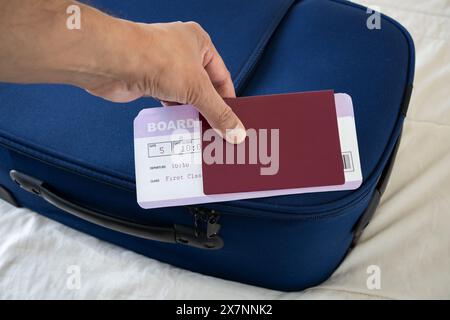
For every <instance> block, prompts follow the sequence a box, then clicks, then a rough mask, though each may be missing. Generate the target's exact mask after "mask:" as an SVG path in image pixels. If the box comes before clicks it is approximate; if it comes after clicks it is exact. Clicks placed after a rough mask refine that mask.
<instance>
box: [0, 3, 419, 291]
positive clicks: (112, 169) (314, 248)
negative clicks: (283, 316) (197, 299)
mask: <svg viewBox="0 0 450 320" xmlns="http://www.w3.org/2000/svg"><path fill="white" fill-rule="evenodd" d="M89 3H90V4H92V5H94V6H96V7H98V8H99V9H102V10H104V11H106V12H108V13H111V14H113V15H115V16H120V17H122V18H127V19H132V20H135V21H142V22H165V21H174V20H182V21H189V20H195V21H198V22H199V23H200V24H202V26H203V27H204V28H205V29H206V30H207V31H208V32H209V33H210V35H211V37H212V39H213V41H214V43H215V44H216V46H217V47H218V49H219V51H220V53H221V55H222V56H223V58H224V60H225V62H226V64H227V66H228V67H229V69H230V72H231V74H232V77H233V80H234V82H235V85H236V87H237V91H238V94H239V95H258V94H271V93H283V92H294V91H307V90H322V89H334V90H335V91H336V92H345V93H348V94H350V95H351V96H352V98H353V103H354V108H355V117H356V126H357V132H358V140H359V147H360V153H361V165H362V169H363V178H364V183H363V185H362V186H361V188H359V189H358V190H356V191H346V192H329V193H318V194H305V195H293V196H283V197H272V198H265V199H255V200H245V201H234V202H231V203H218V204H211V205H208V207H210V208H215V209H218V210H220V212H222V216H221V218H220V219H221V220H220V221H221V225H222V229H221V232H220V234H221V236H222V237H223V239H224V241H225V246H224V248H223V249H221V250H217V251H204V250H199V249H193V248H189V247H186V246H180V245H172V244H163V243H157V242H153V241H145V240H140V239H136V238H133V237H130V236H125V235H123V234H118V233H116V232H113V231H109V230H106V229H104V228H102V227H98V226H94V225H92V224H89V223H86V222H83V221H81V220H79V219H77V218H74V217H72V216H70V215H67V214H64V213H63V212H61V211H59V210H57V209H54V208H52V207H51V206H49V205H48V204H46V203H44V202H43V201H42V200H41V199H39V198H37V197H34V196H33V195H30V194H26V193H25V192H24V191H21V190H20V189H18V188H17V186H15V185H14V184H13V183H12V182H11V181H10V179H9V178H8V172H9V170H11V169H16V170H21V171H23V172H25V173H29V174H32V175H34V176H36V177H38V178H40V179H42V180H45V181H47V182H48V183H49V184H50V185H51V186H52V187H54V188H55V189H57V190H59V191H60V192H61V193H62V194H63V195H67V197H69V198H70V199H73V200H74V201H77V202H79V203H83V204H85V205H86V206H89V207H92V208H96V209H98V210H102V211H106V212H109V213H111V214H112V215H114V216H118V217H122V218H126V219H129V220H132V221H135V222H139V223H157V224H170V223H173V222H176V223H181V224H188V225H191V224H192V217H191V216H190V215H189V214H187V209H186V208H184V207H174V208H165V209H156V210H150V211H145V210H142V209H141V208H139V207H138V205H137V203H136V199H135V185H134V159H133V136H132V135H133V128H132V124H133V119H134V117H135V116H136V115H137V113H138V112H139V110H141V109H142V108H147V107H152V106H159V103H158V102H157V101H155V100H153V99H149V98H145V99H139V100H137V101H135V102H132V103H128V104H114V103H110V102H107V101H103V100H101V99H98V98H95V97H92V96H90V95H89V94H87V93H85V92H84V91H83V90H81V89H78V88H73V87H69V86H63V85H13V84H0V184H1V185H3V186H4V187H6V188H7V189H9V190H11V191H12V192H13V194H14V195H15V196H16V198H17V199H18V200H19V202H20V203H21V204H22V205H24V206H26V207H29V208H31V209H33V210H35V211H37V212H40V213H42V214H43V215H46V216H48V217H50V218H52V219H55V220H57V221H60V222H62V223H64V224H66V225H69V226H71V227H73V228H76V229H78V230H81V231H83V232H86V233H88V234H92V235H94V236H96V237H98V238H101V239H104V240H106V241H109V242H112V243H115V244H117V245H120V246H123V247H125V248H128V249H130V250H133V251H136V252H139V253H141V254H144V255H146V256H149V257H152V258H155V259H159V260H161V261H165V262H168V263H171V264H174V265H176V266H179V267H182V268H186V269H189V270H193V271H197V272H201V273H204V274H209V275H214V276H218V277H222V278H226V279H231V280H236V281H242V282H246V283H251V284H255V285H260V286H265V287H270V288H276V289H281V290H300V289H303V288H305V287H308V286H312V285H314V284H317V283H319V282H321V281H323V280H325V279H326V278H327V277H328V276H329V275H330V274H331V273H332V272H333V270H334V269H335V268H336V267H337V266H338V265H339V263H340V262H341V261H342V259H343V258H344V257H345V254H346V252H347V249H348V247H349V245H350V243H351V240H352V228H353V226H354V224H355V222H356V221H357V219H358V218H359V217H360V216H361V214H362V213H363V212H364V210H365V209H366V207H367V205H368V202H369V200H370V198H371V196H372V193H373V190H374V188H375V185H376V183H377V180H378V178H379V177H380V175H381V173H382V171H383V169H384V168H385V165H386V162H387V161H388V158H389V156H390V154H391V151H392V149H393V147H394V145H395V143H396V141H397V138H398V136H399V134H400V131H401V127H402V124H403V115H402V114H401V112H400V110H401V105H402V103H403V99H404V92H405V89H406V87H407V86H409V85H411V84H412V80H413V76H414V47H413V44H412V41H411V38H410V37H409V35H408V34H407V32H406V31H405V30H404V29H403V28H402V27H401V26H400V25H398V24H397V23H396V22H395V21H393V20H392V19H390V18H388V17H385V16H383V19H382V25H381V30H369V29H368V28H367V27H366V21H367V18H368V15H367V13H366V10H365V8H362V7H360V6H357V5H354V4H351V3H349V2H347V1H333V0H304V1H291V0H280V1H265V2H261V1H259V0H247V1H240V0H227V1H214V2H211V1H206V0H197V1H194V0H189V1H186V0H170V1H153V0H152V1H139V0H129V1H120V0H108V1H106V0H95V1H90V2H89Z"/></svg>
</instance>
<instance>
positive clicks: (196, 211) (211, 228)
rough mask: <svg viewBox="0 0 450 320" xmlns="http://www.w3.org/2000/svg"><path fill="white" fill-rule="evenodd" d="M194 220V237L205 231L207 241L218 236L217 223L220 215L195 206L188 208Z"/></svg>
mask: <svg viewBox="0 0 450 320" xmlns="http://www.w3.org/2000/svg"><path fill="white" fill-rule="evenodd" d="M188 209H189V211H190V213H191V214H192V216H193V219H194V230H195V231H194V233H195V236H196V237H199V235H200V234H202V233H203V231H204V230H206V237H207V238H208V239H210V238H213V237H215V236H217V235H219V230H220V224H219V223H218V221H219V218H220V213H219V212H218V211H216V210H214V209H208V208H203V207H197V206H188Z"/></svg>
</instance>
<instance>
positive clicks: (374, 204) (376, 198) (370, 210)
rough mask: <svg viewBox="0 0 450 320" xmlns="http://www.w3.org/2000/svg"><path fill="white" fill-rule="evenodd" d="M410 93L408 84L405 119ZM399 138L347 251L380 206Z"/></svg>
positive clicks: (411, 85) (403, 106) (403, 112)
mask: <svg viewBox="0 0 450 320" xmlns="http://www.w3.org/2000/svg"><path fill="white" fill-rule="evenodd" d="M412 91H413V84H410V85H408V86H407V87H406V89H405V93H404V95H403V103H402V106H401V109H400V112H401V114H402V115H403V116H404V117H406V113H407V112H408V108H409V103H410V101H411V96H412ZM401 137H402V132H400V135H399V137H398V139H397V143H396V144H395V147H394V150H393V151H392V154H391V157H390V158H389V162H388V164H387V166H386V168H385V169H384V171H383V173H382V174H381V177H380V180H378V184H377V186H376V188H375V191H374V194H373V196H372V199H370V202H369V206H368V207H367V209H366V211H364V213H363V215H362V216H361V217H360V218H359V219H358V221H357V222H356V224H355V226H354V227H353V240H352V244H351V246H350V249H349V250H351V249H353V248H354V247H355V246H356V244H357V243H358V240H359V238H360V237H361V235H362V233H363V232H364V229H365V228H366V227H367V225H368V224H369V222H370V220H372V217H373V216H374V214H375V211H376V210H377V208H378V205H379V204H380V200H381V196H382V195H383V193H384V191H386V187H387V184H388V182H389V178H390V177H391V173H392V167H393V166H394V161H395V158H396V156H397V152H398V149H399V146H400V141H401Z"/></svg>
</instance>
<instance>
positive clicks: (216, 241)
mask: <svg viewBox="0 0 450 320" xmlns="http://www.w3.org/2000/svg"><path fill="white" fill-rule="evenodd" d="M10 176H11V179H12V180H13V181H14V182H16V183H17V184H18V185H19V186H20V187H21V188H22V189H24V190H26V191H28V192H30V193H32V194H35V195H36V196H39V197H41V198H43V199H44V200H46V201H47V202H48V203H50V204H52V205H53V206H55V207H56V208H58V209H60V210H62V211H64V212H66V213H69V214H71V215H73V216H76V217H78V218H80V219H82V220H85V221H88V222H90V223H93V224H95V225H99V226H101V227H104V228H107V229H110V230H113V231H116V232H120V233H124V234H128V235H131V236H133V237H137V238H142V239H146V240H153V241H160V242H166V243H179V244H183V245H188V246H192V247H196V248H201V249H209V250H214V249H220V248H222V247H223V241H222V239H221V238H220V237H219V236H218V235H217V234H216V233H214V234H211V235H209V234H207V233H206V232H199V231H198V230H197V229H196V228H192V227H188V226H183V225H178V224H174V225H173V226H172V227H161V226H153V225H142V224H137V223H134V222H131V221H127V220H123V219H119V218H115V217H112V216H111V215H108V214H105V213H101V212H98V211H94V210H91V209H88V208H85V207H83V206H81V205H78V204H76V203H74V202H72V201H69V200H67V199H65V198H64V197H62V196H60V195H58V194H57V193H56V192H53V191H51V190H50V189H49V187H48V186H46V183H45V182H43V181H41V180H39V179H36V178H33V177H31V176H29V175H26V174H23V173H21V172H18V171H16V170H11V171H10Z"/></svg>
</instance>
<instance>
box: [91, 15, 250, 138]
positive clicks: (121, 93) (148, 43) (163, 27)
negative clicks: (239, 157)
mask: <svg viewBox="0 0 450 320" xmlns="http://www.w3.org/2000/svg"><path fill="white" fill-rule="evenodd" d="M120 22H121V26H122V28H123V30H126V31H125V32H124V33H123V34H124V35H126V40H125V43H120V42H119V43H117V45H118V46H121V47H123V48H125V50H126V53H125V54H124V55H125V57H124V61H126V63H124V64H120V65H119V66H118V68H117V70H115V73H116V74H117V76H116V78H117V79H101V78H100V79H99V81H98V83H95V84H94V85H92V86H90V87H88V88H86V89H87V90H88V91H89V92H90V93H91V94H94V95H96V96H100V97H102V98H105V99H108V100H111V101H114V102H129V101H132V100H135V99H137V98H140V97H142V96H152V97H155V98H157V99H159V100H161V101H162V102H163V104H164V105H166V106H169V105H174V104H192V105H194V106H196V107H197V108H198V110H199V111H200V112H201V113H202V114H203V116H204V117H205V118H206V119H207V120H208V122H209V124H210V125H211V127H213V128H214V129H216V131H217V132H218V133H219V134H220V135H221V136H222V137H224V138H225V139H226V140H227V141H228V142H231V143H240V142H242V141H243V140H244V139H245V129H244V126H243V125H242V123H241V121H240V120H239V119H238V117H237V116H236V115H235V113H234V112H233V111H232V110H231V108H230V107H229V106H228V105H227V104H226V103H225V102H224V100H223V99H222V97H235V96H236V94H235V91H234V86H233V83H232V81H231V77H230V73H229V71H228V70H227V68H226V66H225V64H224V62H223V60H222V58H221V57H220V55H219V53H218V52H217V50H216V48H215V47H214V45H213V43H212V41H211V39H210V37H209V35H208V34H207V33H206V32H205V31H204V30H203V28H202V27H201V26H200V25H199V24H197V23H195V22H187V23H182V22H174V23H161V24H141V23H139V24H138V23H131V22H128V21H124V20H120ZM123 30H122V31H123ZM111 54H112V55H114V54H115V52H111ZM105 69H106V68H105Z"/></svg>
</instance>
